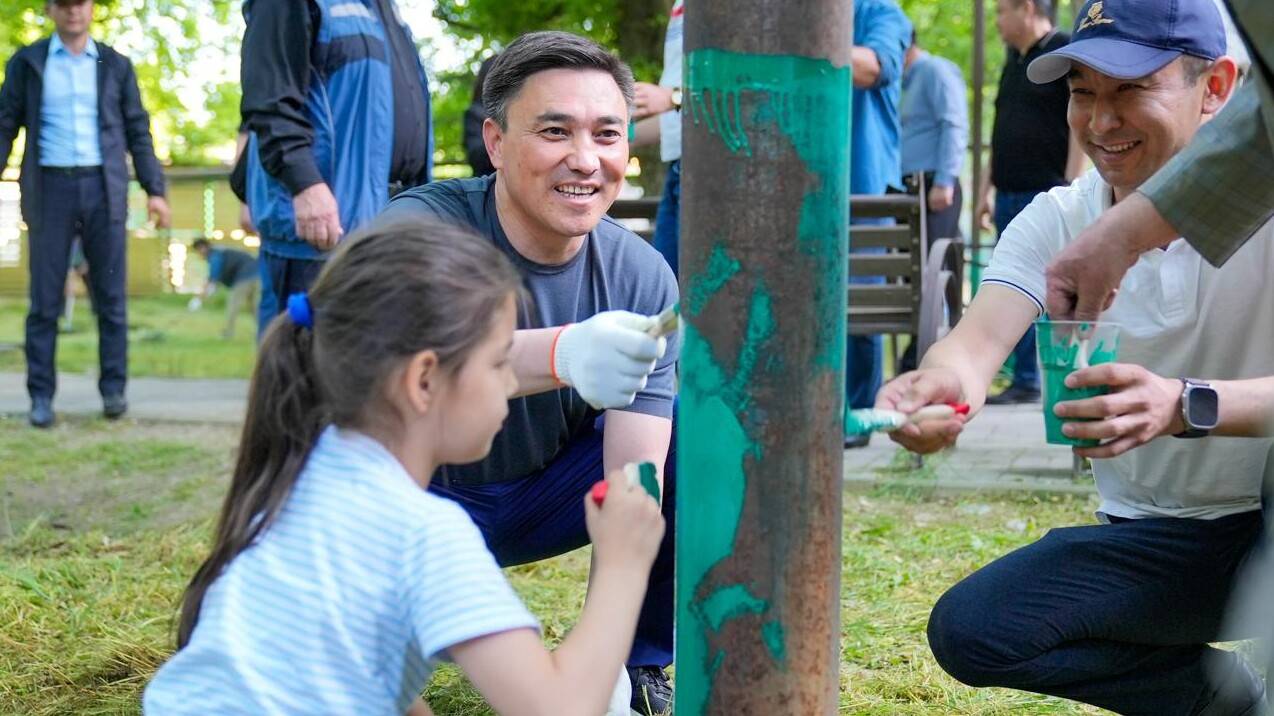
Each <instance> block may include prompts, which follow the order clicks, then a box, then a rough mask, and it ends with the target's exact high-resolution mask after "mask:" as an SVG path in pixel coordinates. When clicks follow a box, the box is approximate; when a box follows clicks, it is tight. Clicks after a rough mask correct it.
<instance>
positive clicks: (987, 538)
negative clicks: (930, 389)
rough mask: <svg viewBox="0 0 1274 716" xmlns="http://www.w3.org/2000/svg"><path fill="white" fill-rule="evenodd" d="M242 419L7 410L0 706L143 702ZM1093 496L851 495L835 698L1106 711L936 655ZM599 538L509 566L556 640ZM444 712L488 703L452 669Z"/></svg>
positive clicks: (124, 710) (73, 709)
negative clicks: (967, 587)
mask: <svg viewBox="0 0 1274 716" xmlns="http://www.w3.org/2000/svg"><path fill="white" fill-rule="evenodd" d="M237 437H238V436H237V431H236V429H234V428H232V427H226V426H205V425H184V426H169V425H159V424H148V423H143V422H134V421H125V422H122V423H109V422H106V421H103V420H100V419H76V418H71V419H68V420H64V421H63V422H62V423H60V424H59V425H58V427H57V428H55V429H54V430H52V431H49V432H35V431H32V430H30V429H28V428H27V427H26V426H25V425H24V424H23V423H22V421H20V420H17V419H0V455H4V456H5V458H4V459H5V460H6V469H5V470H4V471H3V474H4V476H3V477H0V496H2V497H3V500H4V501H3V504H2V505H0V704H3V705H4V706H3V708H0V711H2V712H4V713H21V714H30V715H32V716H38V715H42V714H50V715H51V714H67V713H74V714H135V713H137V712H138V695H139V693H140V691H141V689H142V687H143V686H144V684H145V683H146V681H147V679H148V678H149V677H150V674H151V673H152V672H153V671H154V669H155V668H157V667H158V665H159V664H160V663H162V661H163V660H164V658H166V656H167V655H168V653H169V651H170V649H171V644H172V628H173V623H172V617H173V615H174V613H175V607H176V604H177V600H178V598H179V596H180V594H181V590H182V588H183V587H184V585H185V582H186V580H187V579H188V578H189V576H190V575H191V574H192V573H193V571H194V569H195V567H196V566H197V565H198V562H199V560H200V558H201V557H202V555H203V554H204V553H205V551H206V550H207V548H208V542H207V539H208V534H209V531H210V527H211V518H212V515H214V514H215V512H216V510H217V507H218V503H219V500H220V495H221V492H222V490H223V489H224V484H225V480H226V479H227V477H228V475H229V471H230V467H231V464H232V460H233V448H234V444H235V441H236V440H237ZM1093 507H1094V504H1093V503H1092V501H1091V500H1090V499H1087V498H1084V499H1073V498H1055V499H1041V498H1034V497H1020V498H1014V497H995V498H990V497H976V496H975V497H968V498H962V499H934V498H929V497H924V496H919V495H917V494H915V493H907V492H878V493H870V494H865V493H853V492H847V493H845V520H844V568H843V572H842V583H843V585H844V591H843V596H842V602H841V626H842V654H843V659H842V665H841V685H842V688H841V713H845V714H879V715H881V716H884V715H886V714H889V715H893V714H935V715H936V714H1075V713H1095V712H1096V710H1093V709H1088V710H1084V709H1082V708H1080V707H1077V706H1075V705H1071V704H1067V703H1063V702H1060V701H1057V700H1053V699H1047V698H1043V697H1037V696H1031V695H1026V694H1020V693H1014V692H1009V691H1002V690H981V691H978V690H973V689H969V688H965V687H963V686H961V685H960V684H958V683H956V682H954V681H953V680H951V679H950V678H949V677H947V676H946V675H945V674H943V673H942V672H941V671H940V670H939V669H938V667H937V665H936V664H935V663H934V662H933V660H932V658H931V657H930V655H929V651H928V648H927V646H926V645H925V639H924V625H925V619H926V615H927V612H928V608H929V606H930V605H931V604H932V603H933V602H934V600H936V599H937V597H938V595H939V594H941V592H942V591H943V590H944V589H945V588H946V587H947V586H949V585H950V584H952V583H954V582H955V581H956V580H958V579H959V578H960V577H961V576H963V575H964V574H967V573H968V572H970V571H972V570H973V569H975V568H976V567H977V566H979V565H980V564H983V563H985V562H987V561H989V560H991V559H992V558H994V557H996V556H997V555H999V554H1002V553H1004V552H1006V551H1008V550H1010V549H1012V548H1014V547H1016V546H1018V545H1021V544H1025V543H1027V542H1030V541H1032V540H1034V539H1037V538H1038V537H1039V536H1040V535H1042V534H1043V533H1044V531H1045V530H1046V529H1047V528H1048V527H1049V526H1050V525H1061V524H1075V523H1081V522H1085V521H1088V520H1090V519H1091V511H1092V509H1093ZM587 569H588V555H587V551H586V550H583V551H579V552H576V553H573V554H570V555H566V556H563V557H560V558H558V559H554V560H549V561H547V562H543V563H540V564H537V565H531V566H526V567H520V568H516V569H512V570H509V576H510V579H511V580H512V581H513V584H514V586H515V587H516V588H517V590H518V592H519V593H520V594H521V595H522V596H523V598H524V599H526V601H527V603H528V604H529V606H530V608H531V609H532V610H533V611H534V613H535V614H536V615H537V616H538V617H539V618H540V619H541V620H542V622H543V626H544V633H545V636H546V638H547V640H548V641H549V642H551V643H555V642H557V641H558V640H560V639H561V638H562V636H563V635H564V634H566V632H567V631H568V630H569V629H570V627H571V624H572V623H573V622H574V619H575V618H576V615H577V614H578V613H579V608H580V605H581V604H582V602H583V598H584V580H585V576H586V573H587ZM428 698H429V700H430V702H431V703H432V704H433V706H434V708H435V710H436V711H437V712H438V713H439V714H440V715H455V716H459V715H460V714H466V715H467V714H485V713H489V711H487V710H486V709H485V707H483V706H482V705H481V699H480V698H479V697H478V695H477V694H476V693H475V692H474V691H473V690H472V688H471V687H469V686H468V684H467V682H465V681H464V679H463V677H462V676H461V675H459V674H458V673H457V672H455V671H454V670H452V669H443V670H442V671H441V672H440V673H439V674H438V675H437V676H436V677H435V679H434V680H433V682H432V684H431V685H430V687H429V692H428Z"/></svg>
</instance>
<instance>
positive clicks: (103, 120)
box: [0, 0, 169, 428]
mask: <svg viewBox="0 0 1274 716" xmlns="http://www.w3.org/2000/svg"><path fill="white" fill-rule="evenodd" d="M45 10H46V12H47V13H48V15H49V17H50V18H51V19H52V20H53V24H54V26H55V27H56V28H57V31H56V32H55V33H54V34H53V36H52V37H50V38H48V39H44V40H40V41H39V42H36V43H34V44H32V45H29V46H27V47H24V48H22V49H20V50H18V51H17V52H16V53H15V54H14V55H13V57H12V58H11V59H10V60H9V64H8V65H7V67H6V69H5V80H4V85H3V86H2V87H0V167H3V166H4V165H5V164H6V163H7V162H8V159H9V152H10V150H11V149H12V148H13V141H14V139H15V138H16V137H17V134H18V129H20V128H23V127H25V128H26V131H27V134H26V151H25V152H24V153H23V157H22V176H21V179H20V180H19V183H20V186H21V190H22V218H23V221H25V222H26V225H27V231H28V246H29V248H28V251H29V257H30V262H29V263H30V271H31V286H30V297H31V305H30V308H29V310H28V312H27V320H26V359H27V392H28V393H29V394H30V396H31V413H30V415H29V416H28V417H29V419H30V421H31V424H32V425H34V426H36V427H38V428H47V427H49V426H51V425H52V424H53V420H54V414H53V393H54V392H55V390H56V389H57V372H56V370H55V363H54V355H55V351H56V348H57V325H58V318H59V317H60V316H61V314H62V306H63V301H64V300H65V296H64V293H63V286H64V285H65V283H66V270H67V262H68V261H69V260H70V255H71V243H72V241H73V240H74V239H75V237H76V236H79V237H80V240H81V242H82V245H83V248H84V256H85V258H87V259H88V267H89V271H88V283H89V291H90V292H91V294H92V298H93V308H94V310H95V312H96V313H97V330H98V358H99V361H100V364H101V375H100V378H99V379H98V390H99V392H101V394H102V412H103V414H104V415H105V416H106V417H107V418H111V419H114V418H118V417H119V416H121V415H123V414H124V412H125V411H126V410H128V402H127V401H126V400H125V397H124V387H125V383H126V381H127V373H128V319H127V315H126V312H125V305H124V302H125V298H124V289H125V281H124V275H125V274H124V272H125V266H126V264H125V258H124V250H125V237H124V222H125V219H126V218H127V215H128V167H127V165H126V163H125V159H124V154H125V152H127V153H129V154H131V155H132V157H133V168H134V169H135V170H136V173H137V180H138V182H139V183H140V184H141V185H142V188H143V189H145V190H146V193H147V194H148V195H150V199H149V200H148V202H147V207H146V208H147V210H148V212H149V213H150V216H151V217H152V218H153V219H154V220H155V223H156V224H157V225H158V226H160V227H166V226H168V221H169V210H168V202H167V201H166V200H165V199H164V174H163V171H162V170H161V169H160V167H159V162H158V161H157V160H156V159H155V150H154V146H153V145H152V143H151V137H150V116H149V115H148V114H147V113H146V110H145V109H144V108H143V107H142V102H141V95H140V93H139V92H138V89H137V75H136V74H134V72H133V65H132V63H130V62H129V61H128V58H126V57H124V56H123V55H121V54H119V53H118V52H116V51H114V50H112V49H111V48H110V47H107V46H106V45H103V44H99V43H96V42H94V41H93V39H92V38H91V37H89V26H90V24H91V23H92V19H93V3H92V0H49V2H48V4H47V5H46V6H45Z"/></svg>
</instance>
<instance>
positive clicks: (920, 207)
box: [608, 190, 964, 361]
mask: <svg viewBox="0 0 1274 716" xmlns="http://www.w3.org/2000/svg"><path fill="white" fill-rule="evenodd" d="M920 196H924V192H923V190H922V191H921V193H920ZM658 208H659V197H657V196H652V197H643V198H641V199H619V200H617V201H616V202H615V203H614V204H613V205H612V206H611V209H610V211H609V212H608V214H609V215H610V217H611V218H613V219H647V220H648V221H649V222H650V224H649V227H648V228H646V229H643V230H640V231H638V232H637V233H638V234H639V235H640V236H642V238H645V239H646V240H647V241H649V240H651V238H652V236H653V234H654V225H655V213H656V211H657V210H658ZM925 211H926V209H925V206H924V202H923V201H921V200H920V198H919V196H915V195H911V194H887V195H884V196H851V197H850V200H849V212H850V216H852V217H854V218H892V219H894V222H895V223H894V225H893V226H853V227H852V228H851V230H850V254H849V273H850V275H851V276H879V277H882V278H883V279H884V281H885V282H884V283H882V284H851V285H850V287H849V296H848V318H849V332H850V334H851V335H855V336H865V335H876V334H893V335H899V334H907V335H913V336H916V341H917V346H916V348H917V352H916V360H917V361H919V360H920V358H921V357H922V356H923V355H924V352H925V351H927V350H928V349H929V347H930V346H932V345H933V344H934V342H935V341H937V340H938V338H940V337H941V336H942V335H944V334H945V332H946V330H947V329H948V328H950V326H954V325H955V322H956V321H957V320H959V318H960V314H961V310H962V307H963V303H962V301H963V276H964V245H963V243H961V242H960V241H959V239H954V238H940V239H938V240H937V241H935V242H934V244H933V248H932V250H931V249H930V248H929V247H928V246H927V242H926V237H925ZM864 248H882V249H885V253H883V254H880V253H877V254H863V253H860V252H859V249H864Z"/></svg>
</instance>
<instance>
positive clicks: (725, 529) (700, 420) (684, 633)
mask: <svg viewBox="0 0 1274 716" xmlns="http://www.w3.org/2000/svg"><path fill="white" fill-rule="evenodd" d="M714 253H715V252H714ZM721 255H722V256H723V257H725V258H727V259H728V258H729V256H728V254H727V253H726V252H725V250H724V249H721ZM722 285H724V283H723V284H722ZM751 304H752V305H751V307H750V310H749V318H748V330H747V333H746V337H745V340H744V343H743V345H742V346H741V348H740V355H739V357H738V361H737V363H736V365H737V366H738V368H737V369H736V372H735V374H734V375H733V376H730V375H727V374H726V372H725V371H724V370H723V369H722V368H721V365H720V362H719V361H718V360H717V359H716V358H715V357H714V356H713V353H712V346H711V345H710V344H709V343H708V341H707V340H706V339H705V338H704V337H703V336H702V335H701V334H700V333H699V331H697V330H696V329H695V326H694V323H693V321H687V323H686V327H685V336H684V342H683V344H682V349H681V381H682V383H681V390H680V395H681V400H682V401H683V402H682V404H683V405H685V406H693V408H687V409H686V411H683V413H682V415H687V417H688V418H689V420H688V421H687V420H684V419H679V422H678V438H677V474H678V475H697V476H701V477H702V479H699V480H695V481H694V482H693V486H692V497H691V498H689V499H687V498H685V497H684V496H682V497H679V498H678V500H677V525H678V530H679V534H678V541H677V555H676V557H677V570H678V575H686V576H687V578H686V579H682V578H680V576H679V578H678V579H677V587H676V589H677V603H678V605H679V607H678V614H679V619H680V623H681V624H682V625H683V627H682V628H681V630H680V633H681V637H680V638H679V640H678V651H677V660H678V661H677V663H678V664H679V666H678V686H677V710H678V712H681V713H687V714H700V713H703V709H704V707H705V705H706V704H707V701H708V694H709V691H710V684H711V679H712V675H713V674H714V673H715V671H716V669H717V667H719V666H720V664H721V663H722V660H723V659H724V656H725V655H724V653H722V652H719V651H718V652H716V653H714V654H711V655H709V650H708V641H707V637H706V634H707V628H709V627H711V630H712V631H719V630H720V627H721V625H722V622H723V621H725V620H726V619H727V618H729V616H730V615H737V614H740V613H744V611H746V609H745V610H743V611H737V610H735V609H734V606H735V605H733V604H732V603H731V601H730V600H731V599H736V598H739V597H740V595H739V593H738V592H737V591H731V590H730V589H726V590H723V591H719V592H717V594H718V595H719V596H717V597H716V601H715V602H714V605H715V609H714V610H713V612H712V613H713V614H714V615H715V614H722V615H725V616H722V617H721V618H720V619H718V620H715V621H713V622H712V623H708V621H709V620H708V615H707V613H705V607H704V605H703V604H700V603H699V602H698V600H697V597H696V591H697V589H698V586H699V584H700V582H701V580H702V579H703V577H704V576H705V575H707V574H708V572H709V570H711V569H712V567H713V565H715V564H717V563H718V562H720V561H721V560H723V559H725V558H726V557H728V556H729V555H730V553H731V551H732V550H733V546H734V541H735V536H736V532H737V531H738V527H739V517H740V515H741V514H742V512H743V498H744V494H745V491H746V487H747V486H746V477H745V474H744V462H745V461H746V460H747V459H748V458H752V459H754V460H760V459H761V457H762V456H763V452H762V450H761V446H760V445H759V444H758V443H757V442H756V441H755V440H754V439H753V438H752V437H751V436H749V435H748V434H747V431H746V430H745V429H744V426H743V424H742V423H741V422H740V416H742V415H744V414H745V413H746V411H747V407H748V404H749V403H750V395H749V393H748V390H747V386H748V383H749V381H750V379H751V371H752V370H753V369H754V368H755V366H756V363H757V359H758V357H759V356H760V355H761V352H762V350H763V348H764V344H765V342H766V341H767V340H768V339H769V338H770V336H771V334H772V332H773V330H774V322H773V320H774V319H773V315H772V313H771V309H770V297H769V294H768V293H767V292H766V290H765V288H764V286H762V285H758V286H756V287H755V288H754V289H753V297H752V302H751ZM683 484H684V483H683ZM736 586H737V587H738V589H742V590H743V594H745V595H746V594H748V593H747V591H746V588H745V587H744V586H743V585H736ZM680 665H684V666H680ZM683 668H684V671H683ZM699 670H702V671H699ZM683 673H689V674H692V676H691V677H690V678H684V679H683V678H682V677H681V674H683Z"/></svg>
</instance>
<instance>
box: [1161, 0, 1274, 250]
mask: <svg viewBox="0 0 1274 716" xmlns="http://www.w3.org/2000/svg"><path fill="white" fill-rule="evenodd" d="M1229 5H1230V10H1231V12H1232V14H1233V15H1234V18H1235V20H1236V24H1238V26H1239V28H1240V30H1241V32H1242V33H1243V34H1244V36H1245V38H1246V39H1247V40H1248V48H1249V50H1251V54H1252V73H1251V77H1250V78H1249V79H1248V81H1247V83H1246V84H1245V85H1244V86H1243V87H1241V88H1240V89H1239V90H1238V92H1236V93H1235V96H1234V97H1233V99H1231V100H1230V104H1229V105H1228V106H1227V107H1226V108H1225V110H1224V111H1222V112H1221V113H1220V114H1219V115H1217V118H1216V119H1214V120H1213V121H1211V122H1209V123H1208V124H1207V125H1205V126H1204V127H1203V128H1201V129H1200V130H1199V133H1198V135H1196V136H1195V138H1194V141H1193V142H1191V143H1190V145H1189V146H1188V147H1186V148H1185V149H1184V150H1182V151H1181V152H1179V153H1178V154H1177V156H1175V157H1173V158H1172V160H1171V161H1169V162H1168V164H1167V165H1165V166H1164V168H1163V169H1161V170H1159V172H1158V173H1156V174H1155V175H1154V176H1153V177H1151V178H1150V180H1149V181H1147V182H1146V183H1145V184H1144V185H1142V187H1141V190H1140V191H1141V193H1143V194H1145V195H1146V196H1147V197H1148V198H1149V199H1150V201H1151V202H1153V203H1154V205H1155V208H1157V209H1158V210H1159V213H1160V214H1162V215H1163V217H1164V218H1165V219H1167V220H1168V222H1169V223H1171V224H1172V225H1173V226H1174V227H1176V229H1177V231H1179V232H1181V235H1182V236H1184V237H1185V238H1186V240H1187V241H1189V242H1190V245H1191V246H1194V248H1195V249H1196V250H1197V251H1198V252H1199V253H1200V254H1202V255H1203V257H1204V258H1206V259H1207V260H1208V261H1209V262H1211V263H1212V264H1213V265H1215V266H1220V265H1221V264H1223V263H1225V261H1226V259H1228V258H1230V256H1231V255H1233V253H1234V252H1235V251H1237V250H1238V248H1239V247H1240V246H1242V245H1243V243H1244V242H1246V241H1247V240H1248V238H1249V237H1250V236H1251V235H1252V234H1253V232H1255V231H1256V230H1257V229H1259V228H1260V227H1261V226H1262V225H1264V224H1265V222H1267V221H1269V219H1270V217H1271V216H1274V182H1271V181H1270V177H1271V176H1274V73H1272V72H1271V70H1272V68H1274V3H1271V2H1269V0H1229Z"/></svg>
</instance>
